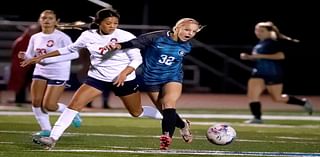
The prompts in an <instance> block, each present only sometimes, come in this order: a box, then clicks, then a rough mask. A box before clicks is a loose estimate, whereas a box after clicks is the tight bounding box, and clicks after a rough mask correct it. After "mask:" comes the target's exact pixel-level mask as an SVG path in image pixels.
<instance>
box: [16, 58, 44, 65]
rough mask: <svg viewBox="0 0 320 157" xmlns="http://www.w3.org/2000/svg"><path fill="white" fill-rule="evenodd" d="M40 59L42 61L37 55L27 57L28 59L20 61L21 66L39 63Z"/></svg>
mask: <svg viewBox="0 0 320 157" xmlns="http://www.w3.org/2000/svg"><path fill="white" fill-rule="evenodd" d="M40 61H41V58H38V57H35V58H31V59H27V60H24V61H22V62H20V66H21V67H26V66H28V65H30V64H36V63H39V62H40Z"/></svg>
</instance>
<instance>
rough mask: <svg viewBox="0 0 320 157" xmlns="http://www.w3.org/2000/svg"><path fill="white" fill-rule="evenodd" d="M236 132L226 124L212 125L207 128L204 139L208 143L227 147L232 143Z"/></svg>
mask: <svg viewBox="0 0 320 157" xmlns="http://www.w3.org/2000/svg"><path fill="white" fill-rule="evenodd" d="M236 136H237V133H236V130H235V129H234V128H233V127H231V126H230V125H228V124H222V123H218V124H214V125H212V126H210V127H209V128H208V131H207V133H206V137H207V139H208V141H209V142H211V143H213V144H216V145H228V144H230V143H232V141H234V139H235V138H236Z"/></svg>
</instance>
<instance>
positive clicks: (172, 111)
mask: <svg viewBox="0 0 320 157" xmlns="http://www.w3.org/2000/svg"><path fill="white" fill-rule="evenodd" d="M202 28H203V27H202V26H201V25H200V24H199V22H198V21H196V20H195V19H192V18H183V19H180V20H179V21H178V22H177V23H176V25H175V26H174V27H173V29H172V30H171V31H156V32H151V33H146V34H143V35H140V36H139V37H137V38H135V39H132V40H130V41H128V42H122V43H114V44H109V45H107V47H108V49H109V50H115V49H127V48H139V49H141V50H142V55H143V67H142V73H143V75H142V80H143V84H144V85H143V86H144V87H143V88H144V90H145V91H146V92H147V93H148V95H149V97H150V99H151V100H152V101H153V103H154V104H155V105H156V106H157V108H158V109H159V110H160V111H162V114H163V119H162V135H161V136H160V149H161V150H166V149H168V148H169V145H170V144H171V143H172V136H173V134H174V131H175V127H178V128H180V133H181V135H182V138H183V139H184V141H185V142H187V143H190V142H191V141H192V134H191V131H190V128H189V127H190V123H189V121H188V120H183V119H181V118H180V116H179V115H178V114H177V113H176V104H177V101H178V99H179V97H180V96H181V92H182V80H183V69H182V67H183V58H184V56H185V55H186V54H187V53H189V52H190V51H191V43H190V39H192V38H193V37H194V36H195V35H196V34H197V33H198V32H199V31H200V30H201V29H202Z"/></svg>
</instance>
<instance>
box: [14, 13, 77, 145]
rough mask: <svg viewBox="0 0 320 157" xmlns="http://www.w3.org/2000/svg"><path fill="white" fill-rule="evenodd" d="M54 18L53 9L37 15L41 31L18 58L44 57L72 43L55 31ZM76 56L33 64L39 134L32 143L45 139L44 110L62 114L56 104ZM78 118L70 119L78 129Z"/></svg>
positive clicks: (47, 130)
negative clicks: (41, 138)
mask: <svg viewBox="0 0 320 157" xmlns="http://www.w3.org/2000/svg"><path fill="white" fill-rule="evenodd" d="M57 22H58V20H57V16H56V14H55V13H54V11H52V10H45V11H43V12H42V13H41V14H40V17H39V23H40V26H41V32H39V33H36V34H34V35H32V36H31V38H30V41H29V44H28V48H27V51H26V52H19V54H18V55H19V58H22V59H25V60H26V59H30V58H33V57H35V56H39V55H43V54H46V53H47V52H51V51H53V50H57V49H58V48H61V47H65V46H67V45H69V44H71V43H72V41H71V38H70V37H69V36H68V35H67V34H65V33H63V32H61V31H60V30H57V29H56V26H57ZM78 57H79V54H78V53H71V54H68V55H63V56H58V57H52V58H47V59H44V60H42V61H41V62H39V63H38V64H36V66H35V69H34V72H33V78H32V84H31V99H32V110H33V113H34V115H35V118H36V120H37V121H38V123H39V125H40V128H41V131H40V132H37V133H35V134H34V135H33V141H34V142H36V143H37V142H38V139H39V138H40V137H43V136H44V137H48V136H49V135H50V131H51V129H52V126H51V124H50V120H49V114H48V113H47V112H46V110H47V111H58V112H61V113H62V112H63V111H64V110H65V109H66V105H65V104H62V103H59V102H58V101H59V98H60V96H61V95H62V93H63V91H64V88H65V85H66V81H67V80H69V76H70V70H71V60H72V59H76V58H78ZM80 124H81V119H80V117H79V115H77V116H76V118H75V119H74V120H73V125H74V126H75V127H80Z"/></svg>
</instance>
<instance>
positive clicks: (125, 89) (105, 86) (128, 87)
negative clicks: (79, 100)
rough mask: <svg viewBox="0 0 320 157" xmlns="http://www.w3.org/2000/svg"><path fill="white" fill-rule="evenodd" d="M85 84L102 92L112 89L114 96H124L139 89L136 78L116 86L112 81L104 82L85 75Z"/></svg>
mask: <svg viewBox="0 0 320 157" xmlns="http://www.w3.org/2000/svg"><path fill="white" fill-rule="evenodd" d="M84 83H85V84H87V85H89V86H91V87H94V88H96V89H98V90H100V91H102V92H105V91H107V92H108V91H109V90H112V91H113V92H114V94H115V95H116V96H126V95H130V94H132V93H136V92H137V91H138V90H139V85H138V82H137V81H136V79H134V80H131V81H126V82H124V85H123V86H120V87H117V86H116V85H113V82H105V81H101V80H98V79H95V78H92V77H87V79H86V80H85V82H84Z"/></svg>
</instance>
